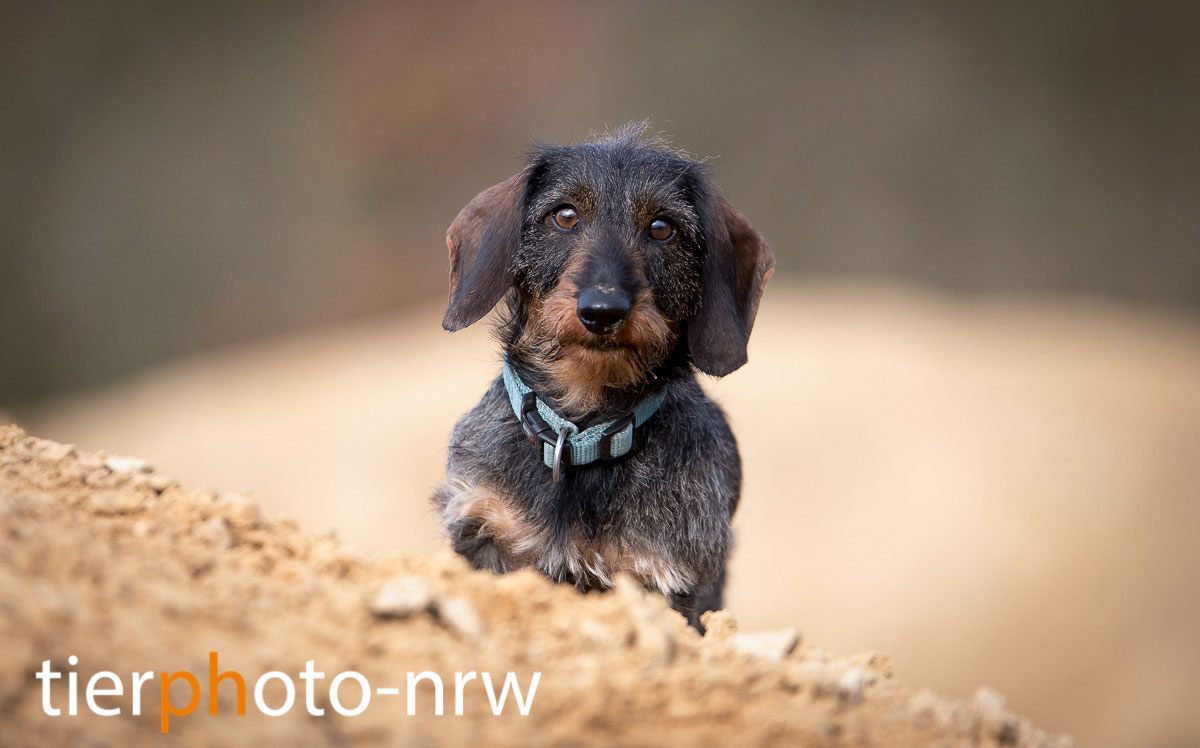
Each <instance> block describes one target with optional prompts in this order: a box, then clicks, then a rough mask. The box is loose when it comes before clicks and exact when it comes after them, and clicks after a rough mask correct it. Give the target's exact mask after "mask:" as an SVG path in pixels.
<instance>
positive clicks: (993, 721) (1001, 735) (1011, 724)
mask: <svg viewBox="0 0 1200 748" xmlns="http://www.w3.org/2000/svg"><path fill="white" fill-rule="evenodd" d="M971 706H972V707H974V709H975V714H977V715H978V716H979V722H980V725H981V726H982V727H983V729H984V731H985V732H986V733H987V734H988V735H990V736H991V737H993V738H996V739H997V740H998V741H1000V742H1002V743H1004V742H1010V743H1011V742H1013V738H1014V737H1015V736H1016V730H1017V720H1016V718H1015V717H1014V716H1013V715H1012V714H1009V712H1008V710H1006V709H1005V708H1004V696H1003V695H1002V694H1001V693H1000V692H999V691H997V690H995V689H994V688H988V687H987V686H981V687H980V688H979V689H978V690H977V691H975V695H974V697H972V699H971Z"/></svg>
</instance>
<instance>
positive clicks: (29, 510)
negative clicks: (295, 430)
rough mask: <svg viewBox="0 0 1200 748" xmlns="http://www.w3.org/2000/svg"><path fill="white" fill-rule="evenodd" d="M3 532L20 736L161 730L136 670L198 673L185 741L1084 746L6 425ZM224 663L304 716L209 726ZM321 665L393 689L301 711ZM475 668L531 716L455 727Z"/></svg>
mask: <svg viewBox="0 0 1200 748" xmlns="http://www.w3.org/2000/svg"><path fill="white" fill-rule="evenodd" d="M0 532H2V533H3V537H4V538H5V540H4V543H3V544H0V636H2V637H3V641H4V646H3V648H0V743H3V744H4V745H6V746H14V745H38V746H45V745H66V744H80V743H81V742H82V741H83V739H84V738H85V737H86V738H87V739H88V741H89V742H88V744H89V745H127V744H130V743H135V742H149V741H150V740H154V739H157V738H159V737H160V736H159V731H160V729H161V714H160V703H161V700H160V697H159V688H160V683H161V681H162V678H163V676H162V674H161V673H160V674H159V675H158V680H155V681H153V682H151V683H150V684H149V685H147V686H146V687H145V689H144V693H143V702H142V715H141V716H140V717H133V716H131V715H130V714H129V711H130V709H131V702H130V694H131V689H130V685H129V684H130V679H131V675H130V674H131V673H132V672H133V671H147V670H152V671H169V672H172V673H173V672H177V671H185V670H186V671H190V672H192V673H194V674H196V675H197V677H198V679H199V682H200V684H201V695H202V698H201V699H200V701H199V702H198V703H199V708H197V710H196V711H195V712H194V713H192V714H190V715H187V716H174V717H173V718H171V720H170V722H169V724H170V728H171V732H172V733H175V734H177V735H179V736H181V738H182V739H183V740H184V741H185V742H186V744H188V745H229V744H255V743H258V744H263V743H264V741H266V743H265V744H277V745H289V744H300V743H301V742H303V743H305V744H312V743H314V742H319V743H323V744H330V745H334V744H336V745H347V744H387V745H397V744H401V743H404V744H422V745H424V744H442V743H444V744H454V745H463V744H466V743H467V741H471V740H476V741H477V740H481V739H485V738H486V742H487V744H488V745H531V744H570V745H612V744H614V743H623V744H636V745H678V744H688V745H732V744H737V745H809V744H829V743H836V744H839V745H881V744H882V745H889V746H907V745H912V746H918V745H920V746H925V745H931V744H938V745H947V746H951V745H979V744H980V743H982V744H985V745H991V744H1011V745H1029V746H1033V745H1051V744H1063V743H1069V739H1065V738H1060V739H1058V742H1057V743H1056V742H1055V741H1054V740H1052V739H1050V738H1048V737H1047V736H1046V735H1045V734H1044V733H1043V732H1042V731H1041V730H1038V729H1036V728H1034V727H1033V726H1032V725H1031V724H1030V723H1029V722H1028V721H1027V720H1023V719H1019V718H1017V717H1015V716H1013V715H1012V714H1010V713H1008V712H1007V711H1005V709H1004V708H1003V700H1002V699H1001V698H1000V697H999V696H998V695H997V694H996V693H995V692H993V691H990V690H987V689H982V690H981V691H980V692H979V693H978V694H976V697H975V698H974V699H973V700H971V701H969V702H954V701H948V700H944V699H942V698H940V697H937V696H935V695H933V694H932V693H930V692H928V691H918V692H914V691H912V690H911V689H908V688H906V687H904V686H903V685H901V684H900V683H898V682H897V681H896V680H895V679H893V678H892V677H891V674H890V672H889V667H888V664H887V661H886V659H884V658H881V657H878V656H873V655H861V656H857V657H851V658H837V657H830V656H828V655H826V654H824V653H822V652H820V651H819V650H816V649H814V648H812V647H809V646H805V645H801V646H797V647H796V648H795V649H794V650H792V651H791V653H790V654H786V650H787V649H788V648H789V642H788V640H787V639H788V637H787V636H786V634H785V635H783V636H765V635H764V636H753V635H748V634H746V633H744V632H741V633H738V632H735V631H734V628H735V624H734V623H733V621H732V619H730V618H728V617H727V616H718V617H717V618H716V619H714V620H711V621H710V623H711V629H712V632H711V633H710V634H709V635H708V636H707V637H705V638H703V639H702V638H701V637H699V636H697V635H696V634H694V633H693V632H692V631H691V630H690V629H688V628H687V627H686V626H685V625H684V624H683V621H682V619H681V618H680V617H679V616H677V615H675V614H674V613H673V612H671V611H670V610H669V609H668V608H667V607H666V605H665V603H664V602H663V601H662V600H661V599H660V598H658V597H657V596H653V595H645V594H643V593H642V592H641V590H640V589H638V588H637V587H636V585H633V584H622V585H621V586H620V587H619V588H618V590H617V591H616V592H614V593H612V594H605V595H587V596H581V595H578V594H577V593H575V592H574V591H572V590H571V589H568V588H565V587H557V586H554V585H551V584H550V583H549V582H547V581H545V580H544V579H542V578H540V577H539V576H537V575H535V574H532V573H521V574H514V575H510V576H507V577H495V576H492V575H490V574H483V573H476V572H472V571H470V570H468V569H466V568H465V567H464V566H463V565H462V564H461V563H459V562H458V560H457V559H455V558H454V557H452V556H438V557H434V558H430V559H422V558H411V557H409V558H387V559H380V560H370V559H364V558H361V557H356V556H355V555H353V554H351V553H348V552H347V551H346V550H344V549H343V548H341V547H340V546H339V544H338V543H337V542H336V541H335V540H334V539H332V538H331V537H329V536H313V535H310V534H307V533H304V532H302V531H301V530H300V529H298V528H297V527H296V526H294V525H292V524H289V523H274V522H270V521H266V520H264V519H262V518H261V517H260V515H259V513H258V510H257V508H256V505H255V504H254V503H253V502H252V501H251V500H249V499H248V498H246V497H245V496H243V495H240V494H224V495H220V494H214V493H211V492H195V491H187V490H184V489H182V488H180V487H179V486H178V485H177V484H176V483H175V482H174V481H173V480H172V479H170V478H167V477H165V476H163V475H162V474H159V473H156V472H153V471H152V470H151V469H150V468H149V467H147V466H145V465H144V464H141V463H140V462H138V461H136V460H127V459H122V458H112V457H106V456H105V455H103V454H85V453H80V452H78V451H77V450H76V449H74V448H73V447H70V446H66V445H62V444H58V443H55V442H50V441H45V440H40V439H36V438H32V437H28V436H26V435H25V434H24V433H23V432H22V431H20V430H19V429H17V428H15V427H5V428H2V429H0ZM210 651H216V652H218V653H219V664H220V670H221V671H225V670H236V671H238V672H239V673H241V674H243V675H244V677H245V680H246V682H247V684H248V685H247V690H248V692H252V691H253V685H252V684H253V683H254V682H255V681H256V680H257V679H258V677H259V676H260V675H262V674H264V673H267V672H268V671H272V670H279V671H283V672H284V673H288V674H290V676H291V678H292V680H293V681H294V682H295V684H296V686H297V692H296V697H295V703H294V705H293V707H292V708H291V710H290V711H289V712H288V713H287V714H286V715H285V716H282V717H278V718H271V717H267V716H264V715H262V714H260V713H259V710H258V709H257V708H256V706H254V703H255V702H254V700H253V695H252V693H247V702H248V709H247V716H236V715H235V714H234V710H235V707H236V698H235V691H236V688H235V687H234V686H233V685H231V684H228V683H226V684H224V685H222V686H221V688H220V689H219V690H218V693H220V700H219V702H218V705H217V706H218V709H219V712H220V714H219V716H210V715H209V713H208V709H209V700H208V695H209V692H208V682H207V677H208V675H207V674H208V672H209V671H208V658H209V654H208V653H209V652H210ZM751 651H754V652H756V654H751V653H750V652H751ZM72 655H74V656H77V657H78V658H79V661H78V665H77V666H75V667H71V666H70V664H69V660H68V658H69V657H70V656H72ZM47 659H48V660H50V661H51V663H52V666H51V669H52V670H54V671H58V672H67V673H70V672H75V673H77V674H78V683H79V684H80V686H79V687H80V689H81V690H80V696H79V697H78V699H79V702H78V710H79V712H80V715H79V716H74V717H72V716H68V715H67V708H68V706H67V704H68V695H67V690H68V689H67V686H66V685H65V684H64V682H63V681H61V680H60V681H58V682H57V683H55V684H54V686H53V687H52V689H51V697H52V706H53V707H54V708H58V709H62V710H63V714H62V715H61V716H57V717H50V716H47V715H46V714H45V713H44V712H43V708H42V682H41V681H37V680H35V679H34V673H35V672H36V671H38V670H39V669H40V668H41V667H42V665H41V663H42V661H43V660H47ZM307 660H314V661H315V666H316V669H317V670H319V671H321V672H324V673H326V674H327V675H328V676H330V678H332V676H333V675H334V674H337V673H340V672H343V671H351V670H352V671H356V672H358V673H360V674H361V675H363V676H365V678H367V680H368V681H369V683H370V685H371V687H372V688H379V687H399V689H400V692H401V693H400V695H382V694H377V695H374V696H372V698H371V700H370V702H369V704H368V707H367V709H366V710H365V711H364V712H363V713H361V714H359V715H357V716H349V717H346V716H336V715H334V714H333V710H332V708H331V702H330V699H329V696H328V691H329V682H330V681H329V680H328V679H327V680H324V681H315V682H314V693H315V698H314V706H315V707H317V708H324V709H325V710H326V713H325V716H320V717H315V716H309V715H308V714H307V712H306V705H305V698H306V697H305V694H304V682H302V681H301V680H299V679H298V675H299V673H300V672H301V671H302V670H304V668H305V661H307ZM101 670H110V671H114V672H115V673H117V674H119V676H120V677H122V678H124V679H125V688H126V690H125V691H124V694H123V695H122V696H107V697H102V698H101V699H98V700H97V701H98V703H99V705H100V706H101V707H105V708H113V707H120V708H122V713H121V715H120V716H116V717H98V716H93V715H91V714H90V713H89V712H88V708H87V707H85V706H84V704H85V701H84V695H83V687H84V684H85V683H87V681H88V680H89V679H90V678H91V676H92V675H93V674H94V673H95V672H97V671H101ZM472 670H473V671H478V672H479V673H481V674H482V673H483V672H489V673H492V674H498V675H499V676H503V674H505V673H507V672H509V671H511V672H513V673H514V674H515V675H516V678H517V683H518V685H520V686H522V687H526V686H527V685H528V684H529V683H530V679H531V678H532V674H533V672H534V671H537V672H540V673H541V676H540V680H539V682H538V686H537V689H536V692H535V694H534V696H533V702H532V704H529V705H528V706H529V714H528V716H521V715H520V714H519V713H518V711H519V706H518V702H517V701H516V700H515V698H514V697H513V696H512V695H510V699H512V700H510V701H509V702H508V703H507V706H505V707H504V708H503V713H502V714H501V715H500V716H495V715H494V714H493V713H492V707H491V706H490V704H489V700H488V696H487V693H486V691H485V687H481V686H480V681H479V680H476V681H475V682H473V683H468V684H467V685H466V687H465V688H464V691H463V693H464V698H463V701H464V704H463V711H464V714H463V715H462V716H455V715H454V708H453V704H454V700H453V698H452V694H453V681H454V673H456V672H465V671H472ZM423 671H433V672H435V673H438V674H439V675H440V676H441V677H442V679H443V680H445V681H447V686H446V691H447V695H446V714H445V715H444V716H440V717H438V716H433V715H431V713H430V712H431V711H432V708H433V707H432V703H433V696H432V694H433V687H432V686H431V685H430V683H428V682H425V683H423V684H422V685H421V687H420V689H419V690H418V699H417V706H418V709H417V715H416V716H408V715H407V713H406V709H405V706H404V704H405V701H404V700H405V698H406V693H407V692H406V689H405V686H406V678H407V674H408V673H410V672H413V673H420V672H423ZM480 678H482V675H481V676H480ZM102 685H107V684H103V683H102ZM496 685H497V689H496V690H497V692H498V691H499V686H500V679H499V677H498V678H497V682H496ZM190 691H191V689H190V688H189V686H188V684H187V683H186V682H185V681H183V680H178V679H177V680H176V682H175V683H174V685H173V686H172V690H171V692H170V693H171V697H170V701H171V703H173V704H174V705H175V706H176V707H183V706H186V705H187V703H188V700H189V696H190ZM339 694H340V695H339V703H340V704H341V705H342V706H343V708H346V709H351V708H353V707H354V705H356V704H358V702H359V699H360V694H361V691H360V690H359V689H358V686H357V685H355V684H353V683H352V684H350V685H349V686H345V687H343V689H342V690H341V691H340V692H339ZM524 696H525V698H529V693H528V689H527V688H525V689H524ZM285 699H286V692H285V689H284V686H283V683H282V681H281V680H279V679H274V680H271V681H269V687H267V688H266V689H265V691H264V692H263V702H264V703H265V704H267V705H268V706H269V707H270V708H278V707H279V706H280V705H282V704H283V703H284V701H285Z"/></svg>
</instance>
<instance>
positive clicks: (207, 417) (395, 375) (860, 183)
mask: <svg viewBox="0 0 1200 748" xmlns="http://www.w3.org/2000/svg"><path fill="white" fill-rule="evenodd" d="M0 93H2V94H3V102H4V103H3V106H2V107H0V152H3V153H4V164H5V167H4V168H3V169H0V411H3V413H0V419H3V420H9V419H13V420H16V421H17V422H18V423H21V424H22V425H23V426H25V427H26V428H28V429H31V430H33V431H34V432H36V433H38V434H39V435H41V436H46V437H51V438H55V439H58V440H62V441H68V442H73V443H77V444H79V445H80V446H82V447H85V448H88V449H105V450H107V451H110V452H124V453H132V454H136V455H139V456H142V457H145V458H147V459H149V460H150V461H151V462H153V463H154V464H155V465H156V466H158V467H160V468H161V469H163V470H166V471H168V472H171V473H173V474H175V475H178V476H179V477H180V478H182V479H184V480H185V481H186V482H187V483H189V484H190V485H200V486H204V485H207V486H212V487H214V488H219V489H223V490H238V489H246V490H249V491H251V492H252V493H254V494H255V495H256V496H257V497H259V498H260V499H261V501H262V502H263V503H264V505H266V506H267V508H268V509H269V510H271V511H272V512H274V513H275V514H277V515H278V514H285V515H290V516H294V517H297V518H299V519H300V520H301V521H303V522H304V523H305V525H306V526H308V527H310V528H312V529H320V528H324V527H336V528H337V529H338V531H339V533H340V534H341V536H342V537H343V538H345V539H347V540H349V541H350V542H352V543H353V544H355V545H357V546H358V547H360V548H362V549H363V550H364V551H367V552H372V553H376V552H395V551H405V552H420V553H425V552H430V551H432V550H433V549H436V548H438V547H439V545H440V541H439V540H438V538H437V529H436V524H435V522H434V521H433V518H432V516H431V515H430V514H429V512H428V511H427V509H426V497H427V496H428V495H429V493H430V491H431V490H432V488H433V486H434V485H436V483H437V482H438V480H439V479H440V473H441V467H442V463H443V460H444V442H445V440H446V437H447V436H448V434H449V430H450V428H451V427H452V425H453V423H454V421H455V420H456V418H457V417H458V415H459V414H460V413H461V412H463V411H464V410H465V409H467V408H468V407H470V405H471V404H473V402H474V401H475V400H476V399H477V398H478V397H479V395H480V394H481V393H482V391H483V389H484V388H485V387H486V384H487V382H488V381H489V379H490V377H491V376H494V374H495V371H496V369H497V363H496V361H497V359H496V352H495V350H494V346H493V344H492V342H491V341H490V339H489V338H488V336H487V334H486V330H483V329H478V330H476V329H472V330H469V331H466V332H464V333H460V334H458V335H455V336H454V337H450V336H448V335H446V334H445V333H443V332H442V331H441V329H440V326H439V320H440V316H441V312H442V302H443V299H444V295H445V275H446V259H445V246H444V240H443V235H444V231H445V228H446V226H447V225H448V224H449V222H450V220H451V219H452V218H453V217H454V215H455V213H456V212H457V210H458V209H459V208H460V207H461V206H462V205H463V204H465V203H466V202H467V200H469V199H470V198H471V197H472V196H473V195H474V194H475V193H476V192H478V191H479V190H481V189H483V188H485V187H487V186H489V185H491V184H493V183H495V182H498V181H500V180H501V179H504V178H505V177H507V176H508V175H510V174H512V173H513V172H515V171H516V170H517V169H518V168H519V167H520V165H521V154H522V152H523V151H524V149H525V148H526V147H527V146H528V144H529V143H530V142H531V141H532V140H533V139H544V140H549V141H554V142H573V141H578V140H580V139H583V138H585V137H587V136H588V134H589V133H591V132H595V131H600V130H603V129H605V128H606V127H608V126H614V125H619V124H621V123H624V122H626V121H629V120H633V119H643V118H650V119H651V120H652V122H653V129H654V130H659V131H662V132H664V133H666V134H667V135H669V136H670V137H671V139H672V140H673V142H674V143H676V144H677V145H679V146H681V147H683V148H685V149H687V150H689V151H691V152H693V153H696V154H699V155H703V156H711V157H714V158H713V160H712V164H713V167H714V169H715V171H716V174H717V176H718V179H719V181H720V183H721V184H722V186H723V188H724V190H725V193H726V195H727V196H728V197H729V198H730V200H731V201H732V202H733V203H734V204H735V205H737V206H738V207H739V208H741V209H742V210H743V212H744V213H746V215H747V216H748V217H749V218H750V220H751V221H752V222H753V223H754V224H755V225H756V226H757V227H758V228H759V229H760V231H761V232H762V233H763V234H764V235H765V236H766V237H767V238H768V240H769V241H770V243H771V245H772V247H773V248H774V250H775V253H776V255H777V257H778V260H779V270H778V273H777V274H776V276H775V278H774V280H773V281H772V285H771V287H770V288H769V289H768V292H767V295H766V298H765V300H764V302H763V305H762V310H761V312H760V318H759V319H760V321H759V324H758V326H757V327H756V329H755V334H754V339H753V341H752V346H751V364H750V365H749V366H747V367H746V368H745V369H743V370H742V371H739V372H737V373H736V374H734V375H732V376H731V377H729V378H727V379H725V380H723V381H720V382H715V381H710V382H707V383H706V384H707V386H708V389H709V390H710V392H712V393H713V395H714V397H716V398H717V399H718V400H719V401H720V402H721V403H722V404H723V405H724V406H725V408H726V409H727V411H728V412H729V414H730V418H731V421H732V422H733V425H734V429H735V432H736V433H737V434H738V437H739V439H740V441H741V443H742V449H743V452H744V457H745V462H746V472H747V479H746V486H745V494H744V497H743V503H742V508H741V509H740V510H739V516H738V520H737V521H738V532H739V536H738V538H739V547H738V550H737V554H736V557H735V562H734V566H733V576H732V580H731V587H730V600H729V602H730V607H731V608H732V609H733V611H734V613H735V615H736V616H737V617H738V619H739V620H740V621H741V623H742V625H743V627H744V628H753V627H766V626H783V625H795V626H798V627H799V628H800V629H801V630H802V631H803V632H804V634H805V637H806V639H807V641H809V642H810V643H811V644H812V645H815V646H819V647H823V648H827V649H831V650H835V651H838V652H843V653H850V652H856V651H861V650H864V649H876V650H880V651H883V652H886V653H888V654H890V655H891V656H892V658H893V661H894V663H895V666H896V670H897V672H898V674H899V675H900V677H901V678H902V679H903V680H904V681H905V682H907V683H909V684H914V685H928V686H931V687H933V688H936V689H938V690H941V691H944V692H947V693H949V694H951V695H958V696H965V695H969V693H970V692H971V691H972V690H973V688H974V687H975V686H976V685H978V684H980V683H988V684H990V685H993V686H995V687H997V688H999V689H1000V690H1001V691H1003V692H1004V693H1005V694H1006V695H1007V696H1008V699H1009V705H1010V707H1012V708H1013V709H1015V710H1017V711H1020V712H1023V713H1025V714H1028V715H1030V716H1032V717H1033V718H1034V719H1035V720H1036V721H1037V722H1038V723H1039V724H1040V725H1041V726H1043V727H1045V728H1047V729H1051V730H1059V731H1068V732H1072V733H1075V734H1076V735H1077V736H1079V737H1080V738H1081V739H1082V740H1083V741H1084V742H1085V744H1090V745H1097V746H1126V745H1140V746H1164V747H1165V746H1183V745H1197V744H1200V739H1198V738H1197V736H1198V735H1200V710H1197V709H1196V708H1195V705H1196V703H1197V699H1198V696H1197V695H1198V694H1200V674H1198V673H1197V671H1196V664H1197V663H1198V662H1200V634H1198V633H1197V632H1200V588H1198V587H1197V583H1196V579H1197V576H1198V574H1200V544H1198V543H1197V538H1198V537H1200V316H1198V310H1200V139H1198V138H1197V133H1198V132H1200V6H1197V5H1195V4H1192V3H1169V2H1163V3H1136V2H1062V3H1054V4H1052V5H1049V6H1048V5H1045V4H1035V3H970V4H960V3H932V4H923V5H921V6H920V7H919V8H918V7H913V6H906V7H899V6H886V7H870V8H868V7H864V6H853V5H851V4H846V3H827V2H821V3H811V4H799V3H777V4H776V3H764V4H759V5H755V6H753V7H748V6H745V5H741V6H734V5H733V4H716V3H706V2H695V3H686V4H684V3H632V2H617V3H592V4H583V3H552V2H544V3H539V2H522V3H487V2H477V3H469V2H468V3H461V4H454V5H448V4H443V5H442V6H440V7H435V6H434V5H432V4H421V5H418V4H407V3H336V4H335V3H329V4H319V3H304V2H299V3H298V2H289V3H274V2H261V3H230V2H212V3H204V4H184V3H171V4H162V3H149V2H141V1H133V0H129V1H125V2H109V3H103V4H101V3H91V4H82V3H80V4H75V5H74V6H72V5H69V4H50V3H45V4H41V3H26V4H17V3H5V4H4V5H3V6H0ZM783 432H786V433H787V434H788V435H789V437H788V438H787V439H781V438H780V434H781V433H783Z"/></svg>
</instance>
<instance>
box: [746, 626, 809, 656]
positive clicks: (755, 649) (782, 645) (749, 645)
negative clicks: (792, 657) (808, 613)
mask: <svg viewBox="0 0 1200 748" xmlns="http://www.w3.org/2000/svg"><path fill="white" fill-rule="evenodd" d="M729 643H730V644H732V645H733V648H734V650H735V651H737V652H738V653H739V654H743V655H746V656H748V657H753V658H755V659H759V660H766V661H768V662H779V661H781V660H782V659H783V658H784V657H787V656H788V655H789V654H791V652H792V650H794V649H795V648H796V645H797V644H799V643H800V634H799V633H798V632H797V631H796V630H795V629H781V630H779V631H745V632H738V633H736V634H733V635H732V636H730V637H729Z"/></svg>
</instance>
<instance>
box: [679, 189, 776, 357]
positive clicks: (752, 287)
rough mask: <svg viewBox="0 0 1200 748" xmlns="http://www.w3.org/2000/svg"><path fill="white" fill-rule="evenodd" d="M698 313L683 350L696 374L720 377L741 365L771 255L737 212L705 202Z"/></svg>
mask: <svg viewBox="0 0 1200 748" xmlns="http://www.w3.org/2000/svg"><path fill="white" fill-rule="evenodd" d="M708 204H709V209H708V211H707V213H708V215H707V216H706V220H705V228H704V232H705V243H706V244H707V250H708V254H707V256H706V258H705V260H704V269H703V271H702V273H703V279H702V283H701V289H702V290H701V297H700V308H699V310H698V311H697V312H696V314H695V316H693V317H692V318H691V319H690V320H689V321H688V331H687V335H688V349H689V350H690V351H691V354H692V363H693V364H695V365H696V367H697V368H699V369H700V371H703V372H704V373H706V374H712V375H713V376H718V377H723V376H725V375H726V374H728V373H730V372H732V371H735V370H736V369H738V368H739V367H740V366H742V364H744V363H746V343H747V342H748V341H749V340H750V330H751V329H752V328H753V327H754V316H755V315H756V314H757V313H758V302H759V300H760V299H761V298H762V293H763V289H764V288H766V286H767V279H768V278H770V277H771V273H772V271H774V269H775V255H774V254H773V253H772V252H771V248H770V247H768V246H767V243H766V241H764V240H763V238H762V236H761V235H760V234H759V233H758V232H757V231H756V230H755V229H754V227H753V226H751V225H750V223H749V222H748V221H747V220H746V217H745V216H743V215H742V214H741V213H740V212H738V210H737V209H736V208H734V207H733V206H732V205H730V204H729V203H728V202H726V201H725V198H723V197H721V196H720V195H716V194H714V195H712V196H711V197H710V199H709V203H708Z"/></svg>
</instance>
